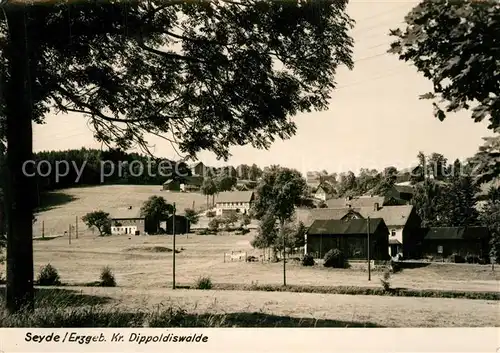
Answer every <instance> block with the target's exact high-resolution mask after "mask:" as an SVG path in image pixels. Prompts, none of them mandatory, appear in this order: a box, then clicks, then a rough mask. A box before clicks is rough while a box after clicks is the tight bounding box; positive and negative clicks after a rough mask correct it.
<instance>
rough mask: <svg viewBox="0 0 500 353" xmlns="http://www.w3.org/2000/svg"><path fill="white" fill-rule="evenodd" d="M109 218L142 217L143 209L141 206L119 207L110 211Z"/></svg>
mask: <svg viewBox="0 0 500 353" xmlns="http://www.w3.org/2000/svg"><path fill="white" fill-rule="evenodd" d="M109 218H111V219H140V218H144V217H142V216H141V209H140V208H139V207H132V206H129V207H119V208H116V209H113V210H112V211H109Z"/></svg>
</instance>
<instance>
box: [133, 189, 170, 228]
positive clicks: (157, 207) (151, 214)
mask: <svg viewBox="0 0 500 353" xmlns="http://www.w3.org/2000/svg"><path fill="white" fill-rule="evenodd" d="M173 212H174V206H173V205H171V204H169V203H167V200H165V199H164V198H163V197H161V196H156V195H154V196H151V197H149V199H147V200H146V201H145V202H144V204H143V205H142V207H141V215H142V216H144V217H145V218H146V222H151V224H154V225H155V227H156V232H157V233H158V232H159V231H160V223H161V222H162V221H165V220H166V219H167V217H168V216H169V215H171V214H173Z"/></svg>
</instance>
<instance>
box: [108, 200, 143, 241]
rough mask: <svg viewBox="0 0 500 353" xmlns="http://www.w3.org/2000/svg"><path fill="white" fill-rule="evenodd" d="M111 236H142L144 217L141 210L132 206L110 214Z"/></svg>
mask: <svg viewBox="0 0 500 353" xmlns="http://www.w3.org/2000/svg"><path fill="white" fill-rule="evenodd" d="M110 219H111V234H113V235H118V234H135V235H144V234H145V233H144V217H142V216H141V210H140V209H139V208H134V207H132V206H129V207H126V208H120V209H117V210H116V211H114V212H112V213H110Z"/></svg>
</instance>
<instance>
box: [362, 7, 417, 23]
mask: <svg viewBox="0 0 500 353" xmlns="http://www.w3.org/2000/svg"><path fill="white" fill-rule="evenodd" d="M406 6H407V3H406V2H405V3H403V5H401V6H396V7H394V8H392V9H390V10H386V11H382V12H379V13H378V14H375V15H371V16H368V17H365V18H362V19H361V20H358V21H356V22H362V21H366V20H370V19H372V18H376V17H379V16H382V15H385V14H388V13H391V12H393V11H394V10H398V9H400V8H403V7H406Z"/></svg>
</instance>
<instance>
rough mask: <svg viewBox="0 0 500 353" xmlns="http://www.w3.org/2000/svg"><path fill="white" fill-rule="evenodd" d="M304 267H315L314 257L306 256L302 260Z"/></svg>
mask: <svg viewBox="0 0 500 353" xmlns="http://www.w3.org/2000/svg"><path fill="white" fill-rule="evenodd" d="M302 266H314V258H313V257H312V255H309V254H306V255H304V257H303V258H302Z"/></svg>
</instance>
